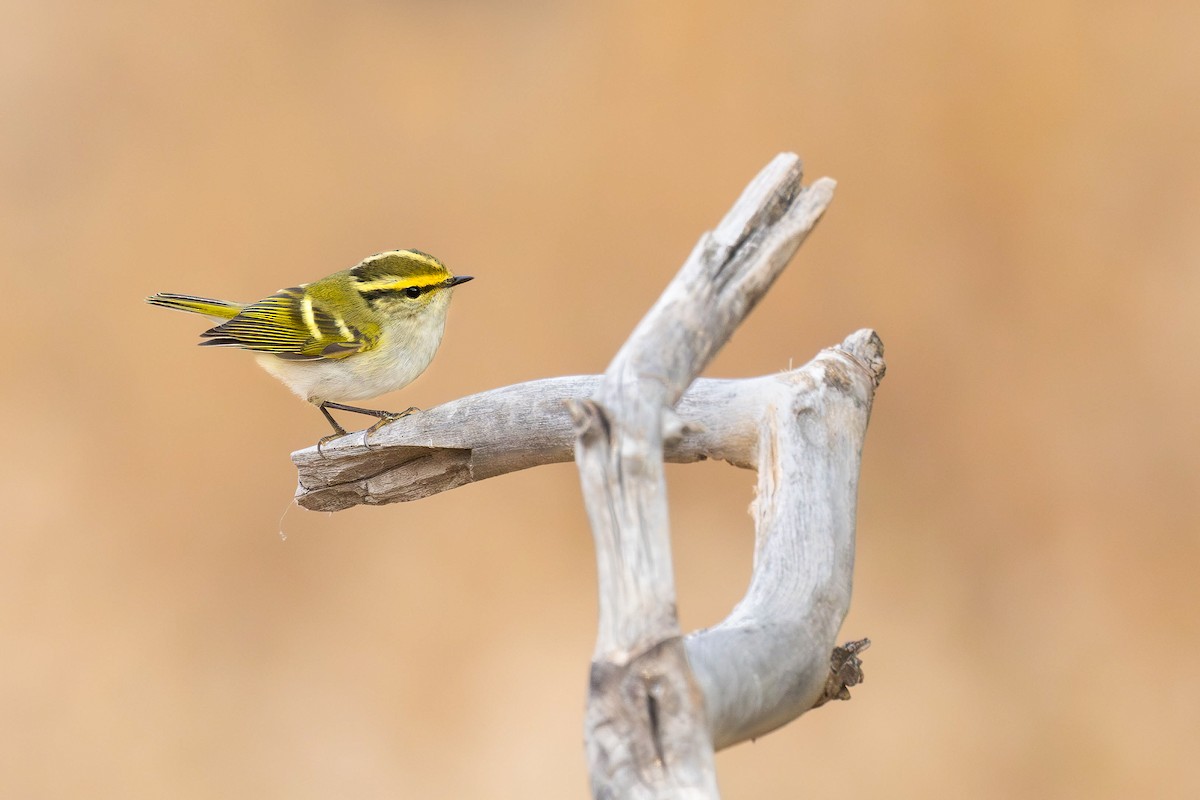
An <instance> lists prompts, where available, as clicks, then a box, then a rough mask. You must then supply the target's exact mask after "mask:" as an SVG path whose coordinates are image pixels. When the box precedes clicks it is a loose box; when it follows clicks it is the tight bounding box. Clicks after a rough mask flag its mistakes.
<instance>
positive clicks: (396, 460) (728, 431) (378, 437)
mask: <svg viewBox="0 0 1200 800" xmlns="http://www.w3.org/2000/svg"><path fill="white" fill-rule="evenodd" d="M774 377H775V376H770V377H766V378H756V379H751V380H711V379H703V378H702V379H700V380H698V381H696V382H695V383H694V384H693V385H692V387H691V389H690V390H689V391H688V392H687V394H686V395H684V397H683V399H682V400H681V401H680V402H679V405H678V407H677V409H676V411H677V413H678V415H679V417H680V418H681V419H682V420H683V421H684V422H683V426H682V427H683V431H682V436H680V437H677V438H676V440H674V441H671V442H668V444H667V452H666V457H667V460H668V461H671V462H677V463H681V462H691V461H699V460H702V459H706V458H715V459H721V460H724V461H728V462H730V463H731V464H735V465H737V466H739V467H747V468H752V467H753V466H754V463H755V455H754V454H755V452H756V447H757V438H758V434H757V421H756V418H755V417H754V413H755V405H754V399H755V398H756V397H758V396H759V393H760V392H759V382H760V381H761V382H766V381H770V380H773V379H774ZM599 385H600V376H598V375H579V376H572V377H563V378H546V379H543V380H537V381H530V382H528V383H520V384H516V385H514V386H506V387H503V388H501V389H492V390H491V391H487V392H482V393H480V394H475V395H471V396H469V397H463V398H460V399H458V400H453V401H451V402H449V403H446V404H445V405H441V406H437V407H436V408H431V409H428V410H427V411H423V412H421V413H420V414H413V415H412V416H409V417H405V418H403V419H402V420H398V421H397V422H395V423H393V424H391V425H387V426H385V427H383V428H382V429H380V430H379V431H377V432H375V433H373V434H371V437H370V441H369V443H364V441H365V436H366V434H365V433H364V432H362V431H359V432H357V433H352V434H350V435H348V436H344V437H342V438H340V439H337V440H335V441H333V442H330V443H329V444H326V445H324V446H322V447H321V452H320V453H318V452H317V448H316V447H309V448H306V449H304V450H300V451H298V452H296V453H294V454H293V455H292V459H293V460H294V461H295V462H296V466H297V468H298V471H299V486H298V487H297V490H296V501H297V502H298V503H299V504H300V505H301V506H303V507H304V508H307V509H311V510H313V511H340V510H341V509H343V508H349V507H350V506H353V505H360V504H362V505H382V504H384V503H396V502H402V501H407V500H419V499H421V498H422V497H428V496H429V495H432V494H437V493H438V492H444V491H446V490H448V489H454V488H457V487H459V486H463V485H465V484H467V483H472V482H474V481H481V480H484V479H485V478H492V477H495V476H497V475H503V474H505V473H508V472H516V471H518V470H522V469H528V468H529V467H537V466H541V465H543V464H557V463H561V462H565V461H571V460H573V459H574V458H575V431H574V428H573V427H572V425H571V417H570V415H569V414H568V413H567V407H566V401H567V400H568V399H571V398H579V397H588V396H589V395H591V394H594V393H595V391H596V389H597V387H598V386H599ZM368 445H369V446H368Z"/></svg>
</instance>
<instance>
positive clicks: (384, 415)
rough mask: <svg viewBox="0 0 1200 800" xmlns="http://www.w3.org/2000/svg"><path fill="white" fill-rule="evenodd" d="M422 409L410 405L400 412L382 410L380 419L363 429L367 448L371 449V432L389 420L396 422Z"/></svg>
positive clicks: (364, 443)
mask: <svg viewBox="0 0 1200 800" xmlns="http://www.w3.org/2000/svg"><path fill="white" fill-rule="evenodd" d="M420 410H421V409H419V408H417V407H416V406H409V407H408V408H406V409H404V410H403V411H401V412H400V413H398V414H397V413H395V412H392V411H380V412H379V421H378V422H376V423H375V424H374V425H372V426H371V427H369V428H367V429H366V430H365V431H363V447H365V448H367V449H368V450H370V449H371V434H372V433H374V432H375V431H377V430H379V429H380V428H382V427H383V426H384V425H387V424H388V423H389V422H395V421H396V420H398V419H403V418H404V417H407V416H408V415H409V414H412V413H413V412H416V411H420Z"/></svg>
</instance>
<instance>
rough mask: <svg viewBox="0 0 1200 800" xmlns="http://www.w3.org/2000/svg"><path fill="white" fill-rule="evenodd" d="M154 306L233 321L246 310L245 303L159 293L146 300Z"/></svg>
mask: <svg viewBox="0 0 1200 800" xmlns="http://www.w3.org/2000/svg"><path fill="white" fill-rule="evenodd" d="M146 302H147V303H149V304H150V305H152V306H162V307H163V308H173V309H175V310H177V311H190V312H192V313H193V314H203V315H204V316H206V317H212V318H213V319H233V318H234V317H236V316H237V315H238V312H239V311H241V310H242V309H243V308H245V307H246V306H245V304H244V303H231V302H229V301H228V300H210V299H209V298H207V297H192V296H191V295H190V294H167V293H165V292H159V293H158V294H152V295H150V296H149V297H147V298H146Z"/></svg>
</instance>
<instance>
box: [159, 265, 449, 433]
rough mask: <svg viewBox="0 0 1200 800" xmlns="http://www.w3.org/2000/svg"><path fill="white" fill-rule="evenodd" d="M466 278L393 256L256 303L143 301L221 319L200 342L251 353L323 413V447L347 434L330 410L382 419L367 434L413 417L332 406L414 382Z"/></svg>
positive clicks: (179, 298)
mask: <svg viewBox="0 0 1200 800" xmlns="http://www.w3.org/2000/svg"><path fill="white" fill-rule="evenodd" d="M469 280H471V277H470V276H468V275H457V276H456V275H451V274H450V271H449V270H447V269H446V267H445V265H443V264H442V262H440V261H438V260H437V259H436V258H434V257H433V256H431V255H427V254H425V253H422V252H420V251H418V250H391V251H389V252H386V253H379V254H377V255H373V256H370V257H369V258H365V259H363V260H362V262H360V263H359V264H357V265H356V266H354V267H351V268H350V269H344V270H342V271H341V272H335V273H333V274H332V275H330V276H329V277H327V278H322V279H321V280H319V281H314V282H313V283H302V284H300V285H299V286H295V287H292V288H291V289H281V290H280V291H278V292H276V293H275V294H273V295H271V296H270V297H267V298H265V299H263V300H259V301H258V302H257V303H249V304H247V303H231V302H228V301H225V300H209V299H207V298H203V297H192V296H191V295H185V294H165V293H159V294H156V295H152V296H151V297H147V298H146V302H147V303H150V304H151V305H156V306H162V307H163V308H174V309H178V310H179V311H190V312H192V313H195V314H203V315H205V316H207V317H210V318H212V319H215V320H223V321H222V322H221V324H220V325H217V326H216V327H214V328H209V329H208V330H206V331H205V332H204V333H202V334H200V336H201V337H203V338H204V339H205V341H203V342H200V344H202V345H210V346H215V347H240V348H242V349H243V350H252V351H254V352H255V354H256V358H257V359H258V363H259V364H261V365H262V367H263V368H264V369H265V370H266V371H267V372H269V373H271V374H272V375H274V376H275V377H276V378H278V379H279V380H281V381H283V382H284V383H285V384H287V386H288V388H289V389H291V390H292V391H293V392H295V393H296V394H298V395H300V396H301V397H303V398H304V399H305V400H307V401H308V402H310V403H312V404H313V405H315V406H316V407H317V408H319V409H321V413H322V414H324V415H325V419H327V420H329V424H330V425H332V426H333V430H334V431H335V433H334V434H332V435H330V436H326V437H324V438H323V439H322V440H321V441H322V442H324V441H327V440H329V439H332V438H334V437H335V436H342V435H344V434H345V433H346V430H345V428H343V427H342V426H341V425H339V424H338V423H337V420H335V419H334V418H333V416H332V415H331V414H330V413H329V409H331V408H332V409H336V410H340V411H353V412H356V413H359V414H368V415H370V416H373V417H379V421H378V422H376V423H375V424H374V425H372V426H371V427H370V428H369V429H368V430H369V431H373V430H375V429H377V428H378V427H379V426H380V425H383V424H384V423H386V422H390V421H391V420H394V419H398V418H400V417H402V416H405V415H406V414H409V413H411V412H413V411H416V410H417V409H416V408H410V409H408V410H407V411H404V412H401V413H399V414H395V413H392V412H389V411H376V410H374V409H369V408H359V407H357V406H348V405H343V404H342V403H337V402H334V400H363V399H366V398H368V397H375V396H376V395H380V394H384V393H385V392H391V391H395V390H396V389H400V388H402V387H404V386H407V385H408V384H409V383H411V382H412V381H413V380H415V379H416V377H417V376H418V375H420V374H421V373H422V372H424V371H425V368H426V367H428V366H429V362H430V361H432V360H433V354H434V353H436V352H437V349H438V345H439V344H441V341H442V333H443V332H444V331H445V329H446V311H447V310H448V309H449V307H450V295H451V294H452V293H453V291H452V290H453V288H454V287H455V286H457V285H459V284H460V283H466V282H467V281H469Z"/></svg>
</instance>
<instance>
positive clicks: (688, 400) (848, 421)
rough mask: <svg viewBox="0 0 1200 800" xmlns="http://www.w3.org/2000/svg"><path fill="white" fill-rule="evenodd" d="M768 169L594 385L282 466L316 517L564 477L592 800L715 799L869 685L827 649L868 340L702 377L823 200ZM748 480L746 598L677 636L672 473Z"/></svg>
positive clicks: (827, 187)
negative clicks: (738, 751) (589, 577)
mask: <svg viewBox="0 0 1200 800" xmlns="http://www.w3.org/2000/svg"><path fill="white" fill-rule="evenodd" d="M800 179H801V170H800V163H799V160H798V159H797V158H796V157H795V156H792V155H788V154H785V155H782V156H779V157H777V158H776V159H775V160H774V161H773V162H772V163H771V164H769V165H768V166H767V167H766V169H764V170H763V172H762V173H760V175H759V176H758V177H757V178H756V179H755V181H754V182H752V183H751V184H750V186H749V187H748V188H747V189H746V191H745V193H744V194H743V196H742V197H741V199H739V201H738V202H737V204H736V205H735V206H734V208H733V209H732V210H731V211H730V213H729V214H728V215H727V216H726V218H725V219H724V220H723V221H722V223H721V225H720V226H718V228H717V229H716V230H715V231H713V232H712V233H709V234H706V235H705V236H704V237H702V238H701V240H700V243H699V244H698V245H697V247H696V248H695V250H694V251H693V253H692V255H691V256H690V257H689V259H688V261H687V262H686V263H685V264H684V266H683V268H682V270H681V271H680V273H679V274H678V275H677V277H676V278H675V280H674V281H673V282H672V283H671V284H670V286H668V288H667V289H666V291H665V292H664V293H663V295H662V297H661V298H660V300H659V301H658V303H656V305H655V306H654V307H653V308H652V309H651V311H650V312H649V313H648V314H647V316H646V318H645V319H644V320H643V321H642V322H641V324H639V326H638V327H637V329H636V330H635V331H634V332H633V334H632V335H631V337H630V339H629V340H628V341H627V342H626V344H625V345H624V347H623V348H622V349H621V351H620V352H619V353H618V354H617V356H616V358H615V359H614V361H613V363H612V365H610V367H609V369H608V370H607V371H606V373H605V374H604V375H603V376H577V377H565V378H553V379H547V380H541V381H533V382H530V383H524V384H519V385H516V386H509V387H505V388H501V389H495V390H492V391H488V392H483V393H481V394H478V395H474V396H471V397H466V398H462V399H459V400H455V401H453V402H451V403H447V404H445V405H443V406H439V407H437V408H434V409H431V410H429V411H426V412H423V413H421V414H415V415H412V416H410V417H406V418H404V419H402V420H399V421H397V422H395V423H392V424H389V425H387V426H385V427H383V428H382V429H380V430H379V431H377V432H375V433H374V434H371V438H370V441H369V442H368V441H366V436H367V434H365V433H358V434H350V435H348V436H346V437H342V438H340V439H338V440H335V441H333V442H331V443H329V444H326V445H324V446H323V447H322V448H321V451H320V452H318V451H317V449H316V448H308V449H307V450H302V451H299V452H297V453H295V454H294V455H293V459H294V460H295V462H296V464H297V467H298V469H299V488H298V489H297V501H298V502H299V503H300V504H301V505H302V506H304V507H306V508H310V509H317V510H337V509H341V508H346V507H349V506H352V505H356V504H382V503H391V502H397V501H404V500H415V499H418V498H420V497H425V496H428V495H431V494H435V493H437V492H441V491H446V490H447V489H452V488H455V487H457V486H461V485H463V484H465V483H469V482H471V481H475V480H483V479H485V478H489V477H492V476H494V475H500V474H504V473H507V472H513V471H515V470H519V469H525V468H527V467H532V466H537V465H539V464H547V463H555V462H562V461H568V460H570V459H572V458H574V459H575V460H576V462H577V464H578V467H579V470H580V476H581V480H582V485H583V492H584V499H585V502H586V503H587V506H588V513H589V518H590V520H591V523H592V528H593V533H594V535H595V539H596V552H597V566H598V571H599V588H600V624H599V635H598V637H597V642H596V650H595V653H594V654H593V661H592V670H591V683H590V691H589V703H588V712H587V723H586V728H587V748H588V756H589V763H590V768H591V774H592V789H593V793H594V794H595V795H596V796H597V797H621V798H625V797H630V798H642V797H645V798H650V797H696V798H701V797H703V798H710V797H716V796H717V790H716V779H715V773H714V770H713V763H712V753H713V751H714V749H719V748H722V747H727V746H729V745H732V744H735V743H737V742H740V741H744V740H746V739H749V738H753V737H757V736H760V735H762V734H764V733H767V732H769V731H771V730H773V729H775V728H777V727H779V726H780V725H783V724H785V723H787V722H788V721H790V720H792V719H794V718H796V717H797V716H799V715H800V714H802V713H804V712H805V711H807V710H809V709H810V708H813V707H815V706H818V705H820V704H822V703H824V702H826V701H827V700H829V699H845V698H846V697H848V696H849V695H848V691H847V687H848V686H851V685H853V684H854V683H857V682H858V681H860V680H861V677H862V674H861V670H860V662H859V661H858V658H857V653H859V652H861V651H862V650H863V649H865V647H866V645H867V642H866V640H862V641H859V642H853V643H850V644H848V645H846V646H844V647H841V648H836V649H835V647H834V644H835V637H836V635H837V631H838V628H839V627H840V625H841V621H842V619H843V618H844V616H845V614H846V611H847V610H848V608H849V602H850V587H851V578H852V572H853V563H854V524H855V499H856V494H857V483H858V472H859V463H860V456H861V451H862V444H863V439H864V435H865V431H866V425H867V419H868V417H869V414H870V409H871V403H872V400H873V397H874V392H875V388H876V387H877V385H878V383H879V381H880V379H881V378H882V377H883V374H884V362H883V347H882V344H881V342H880V341H879V339H878V337H877V336H876V335H875V334H874V332H872V331H869V330H862V331H858V332H857V333H854V334H851V335H850V336H849V337H847V339H846V340H845V341H844V342H842V344H840V345H837V346H835V347H831V348H828V349H826V350H824V351H822V352H821V353H820V354H818V355H817V357H816V358H814V359H813V360H812V361H811V362H809V363H808V364H806V365H805V366H803V367H800V368H799V369H795V370H791V371H788V372H784V373H780V374H776V375H769V376H764V377H759V378H749V379H741V380H710V379H699V380H696V379H695V376H696V375H697V374H698V373H699V372H700V371H701V370H702V369H703V368H704V366H705V365H706V364H707V363H708V362H709V361H710V360H711V359H712V357H713V356H714V355H715V354H716V352H717V351H718V350H719V349H720V347H721V346H722V345H723V344H724V343H725V341H726V340H727V339H728V338H729V336H730V335H731V334H732V332H733V330H734V329H735V328H736V327H737V325H738V324H740V322H741V321H742V320H743V319H744V318H745V316H746V314H747V313H748V312H749V311H750V310H751V309H752V308H753V307H754V305H755V304H756V303H757V302H758V300H759V299H760V298H761V297H762V296H763V295H764V294H765V293H766V291H767V290H768V289H769V288H770V286H771V284H772V282H773V281H774V279H775V278H776V277H777V276H778V274H779V273H780V272H781V271H782V269H783V267H784V266H785V265H786V264H787V262H788V261H789V260H790V259H791V257H792V255H793V254H794V252H795V250H796V249H797V248H798V247H799V245H800V243H801V242H802V241H803V239H804V237H805V236H806V235H807V234H808V232H809V231H810V230H811V229H812V227H813V226H814V225H815V223H816V221H817V220H818V219H819V218H820V215H821V213H822V212H823V211H824V209H825V207H826V205H827V204H828V203H829V201H830V199H831V197H832V191H833V182H832V181H830V180H828V179H823V180H820V181H817V182H816V183H814V184H813V185H812V186H810V187H808V188H803V187H801V185H800ZM706 458H719V459H722V460H725V461H728V462H729V463H731V464H734V465H736V466H739V467H744V468H750V469H755V470H756V471H757V473H758V492H757V499H756V501H755V506H754V517H755V525H756V536H757V538H756V548H755V558H754V571H753V575H752V578H751V583H750V588H749V590H748V591H747V594H746V596H745V597H744V598H743V600H742V601H741V602H740V603H739V604H738V605H737V607H736V608H734V610H733V612H732V613H731V614H730V615H729V617H728V618H727V619H726V620H724V621H723V622H721V623H720V624H719V625H717V626H715V627H713V628H710V629H707V630H703V631H699V632H695V633H692V634H691V635H689V636H687V637H684V636H683V635H682V633H681V631H680V630H679V625H678V622H677V619H676V612H675V589H674V576H673V570H672V566H671V552H670V542H669V534H668V530H667V505H666V494H665V488H664V481H663V471H662V463H663V460H664V459H665V460H668V461H677V462H687V461H696V460H700V459H706Z"/></svg>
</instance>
